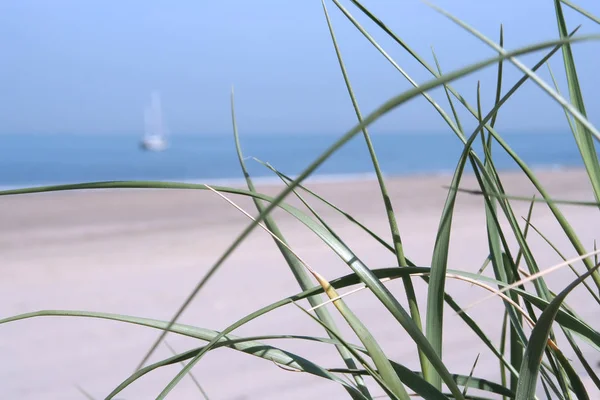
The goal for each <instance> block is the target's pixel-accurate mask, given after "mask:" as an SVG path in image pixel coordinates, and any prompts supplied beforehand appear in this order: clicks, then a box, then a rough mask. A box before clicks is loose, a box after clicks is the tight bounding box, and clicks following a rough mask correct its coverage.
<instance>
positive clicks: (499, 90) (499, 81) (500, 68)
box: [490, 24, 504, 127]
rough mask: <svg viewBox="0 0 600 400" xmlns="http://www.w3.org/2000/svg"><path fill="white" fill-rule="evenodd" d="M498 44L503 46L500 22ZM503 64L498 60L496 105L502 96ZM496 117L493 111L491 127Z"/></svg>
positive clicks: (502, 32)
mask: <svg viewBox="0 0 600 400" xmlns="http://www.w3.org/2000/svg"><path fill="white" fill-rule="evenodd" d="M498 45H499V46H500V47H502V48H503V47H504V28H503V26H502V24H500V42H499V43H498ZM503 66H504V63H503V62H502V61H499V62H498V73H497V74H496V76H497V81H496V100H495V102H494V104H495V105H498V103H500V98H501V96H502V76H503V74H502V71H503ZM497 117H498V113H495V114H494V116H493V117H492V121H491V122H490V126H491V127H494V126H495V125H496V118H497Z"/></svg>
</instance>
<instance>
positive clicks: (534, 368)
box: [515, 266, 599, 400]
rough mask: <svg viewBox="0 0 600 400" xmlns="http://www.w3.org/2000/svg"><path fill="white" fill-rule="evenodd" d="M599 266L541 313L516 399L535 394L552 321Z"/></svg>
mask: <svg viewBox="0 0 600 400" xmlns="http://www.w3.org/2000/svg"><path fill="white" fill-rule="evenodd" d="M598 267H599V266H595V267H594V268H593V269H591V270H589V271H587V272H586V273H585V274H584V275H582V276H581V277H580V278H578V279H576V280H575V281H574V282H572V283H571V284H570V285H569V286H567V287H566V288H565V289H564V290H563V291H562V292H561V293H560V294H559V295H558V296H556V298H554V300H552V302H551V303H550V304H549V305H548V307H546V309H545V310H544V311H543V312H542V314H541V315H540V318H539V319H538V322H537V324H536V325H535V327H534V328H533V331H532V332H531V337H530V340H529V344H528V346H527V348H526V349H525V355H524V358H523V363H522V365H521V369H520V373H519V375H520V379H519V384H518V387H517V392H516V397H515V399H516V400H529V399H531V398H532V397H533V396H534V395H535V388H536V384H537V376H538V374H539V369H540V362H541V359H542V355H543V352H544V350H545V348H546V341H547V339H548V336H549V334H550V329H551V326H552V323H553V322H554V320H555V318H556V317H557V314H558V312H559V311H560V306H561V304H562V302H563V301H564V299H565V298H566V297H567V295H568V294H569V293H570V292H571V291H572V290H573V289H574V288H575V287H577V286H578V285H579V284H580V283H581V282H582V281H583V280H584V279H585V278H587V277H589V276H590V275H591V274H592V272H593V271H595V270H597V269H598Z"/></svg>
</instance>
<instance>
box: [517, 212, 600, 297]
mask: <svg viewBox="0 0 600 400" xmlns="http://www.w3.org/2000/svg"><path fill="white" fill-rule="evenodd" d="M527 225H529V226H531V228H532V229H533V230H534V231H535V232H536V233H537V234H538V235H539V236H540V237H541V238H542V239H543V240H544V241H545V242H546V243H547V244H548V246H550V247H551V248H552V250H554V252H555V253H556V254H557V255H558V256H559V257H560V258H562V260H563V261H565V262H566V261H567V257H565V255H563V254H562V252H561V251H560V250H559V249H558V247H556V246H555V245H554V243H552V242H551V241H550V239H548V237H547V236H546V235H544V234H543V233H542V232H541V231H540V230H539V229H538V228H536V227H535V225H533V224H532V223H531V222H527ZM596 264H598V262H596ZM568 266H569V268H570V269H571V271H573V273H574V274H575V275H576V276H577V277H578V278H579V276H580V275H579V273H578V272H577V270H576V269H575V267H573V266H572V265H571V264H569V265H568ZM582 285H583V286H584V287H585V288H586V289H587V291H588V292H589V294H590V295H591V296H592V298H593V299H594V300H595V301H596V303H598V305H600V297H598V295H597V294H596V293H595V292H594V291H593V290H592V288H591V287H590V285H588V283H587V282H586V281H583V282H582Z"/></svg>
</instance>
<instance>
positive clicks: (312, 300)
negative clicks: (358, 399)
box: [231, 89, 371, 398]
mask: <svg viewBox="0 0 600 400" xmlns="http://www.w3.org/2000/svg"><path fill="white" fill-rule="evenodd" d="M231 120H232V126H233V136H234V140H235V147H236V152H237V156H238V160H239V163H240V168H241V169H242V173H243V174H244V178H245V180H246V184H247V186H248V190H249V191H250V192H255V193H256V192H257V191H256V188H255V186H254V183H253V182H252V178H251V177H250V174H249V173H248V170H247V168H246V163H245V161H244V156H243V153H242V147H241V144H240V140H239V133H238V128H237V121H236V117H235V100H234V93H233V89H232V90H231ZM252 200H253V201H254V205H255V206H256V209H257V210H258V212H259V213H262V212H263V211H264V206H263V205H262V203H261V201H260V200H259V199H257V198H256V197H253V198H252ZM264 221H265V225H266V227H267V229H268V230H269V232H272V233H273V235H275V237H276V238H278V240H276V239H275V237H274V239H273V240H274V242H275V244H276V245H277V247H278V248H279V251H280V252H281V254H282V255H283V257H284V259H285V261H286V262H287V264H288V266H289V267H290V270H291V271H292V273H293V275H294V277H295V278H296V281H297V282H298V284H299V286H300V288H301V289H302V290H307V289H308V288H310V287H312V286H313V283H312V281H311V279H310V277H309V276H308V274H307V273H306V270H305V269H304V266H303V265H302V263H301V262H300V260H298V258H297V257H295V256H294V254H293V253H292V252H291V251H290V250H289V249H288V246H287V242H286V240H285V238H284V237H283V234H282V232H281V230H280V229H279V227H278V226H277V224H276V223H275V220H274V219H273V217H271V216H270V215H267V216H266V217H265V220H264ZM307 300H308V302H309V304H310V305H311V306H313V307H314V306H315V305H317V304H319V303H321V302H322V299H321V296H315V297H309V298H308V299H307ZM316 313H317V317H318V318H319V319H320V320H321V321H323V323H324V324H325V325H326V326H327V327H329V328H330V330H331V331H334V332H338V329H337V327H336V325H335V322H334V320H333V318H332V317H331V314H330V313H329V311H328V310H327V309H322V310H318V311H317V312H316ZM327 332H328V334H330V333H329V332H330V331H329V330H327ZM336 348H337V351H338V353H339V354H340V356H341V357H342V359H343V360H344V363H345V364H346V366H347V367H348V368H349V369H354V368H356V367H357V365H356V363H355V362H354V360H353V359H352V355H351V354H350V353H349V352H348V350H347V349H346V348H345V347H344V346H338V347H336ZM354 381H355V383H356V385H357V387H358V388H359V390H360V391H361V393H362V394H363V395H364V396H365V397H366V398H371V395H370V393H369V390H368V388H367V386H366V385H365V381H364V379H363V378H362V377H361V376H359V375H356V376H354Z"/></svg>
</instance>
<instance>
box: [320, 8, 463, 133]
mask: <svg viewBox="0 0 600 400" xmlns="http://www.w3.org/2000/svg"><path fill="white" fill-rule="evenodd" d="M332 1H333V3H334V4H335V5H336V6H337V7H338V8H339V9H340V11H341V12H342V13H343V14H344V16H345V17H346V18H348V20H349V21H350V22H351V23H352V24H353V25H354V26H355V27H356V28H357V29H358V31H359V32H360V33H361V34H362V35H363V36H364V37H365V38H366V39H367V40H368V41H369V43H371V44H372V45H373V46H374V47H375V48H376V49H377V50H378V51H379V52H380V53H381V55H383V57H384V58H385V59H386V60H387V61H389V63H390V64H391V65H392V66H393V67H394V68H395V69H396V70H397V71H398V72H400V74H401V75H402V76H403V77H404V78H406V80H407V81H408V82H409V83H410V84H411V85H412V86H413V87H418V86H419V85H418V83H417V82H416V81H415V80H414V79H412V78H411V77H410V75H408V73H407V72H406V71H405V70H404V69H402V68H401V67H400V66H399V65H398V63H397V62H396V61H394V60H393V59H392V57H390V55H389V54H388V53H387V52H386V51H385V50H384V49H383V48H382V47H381V46H380V45H379V43H377V41H376V40H375V39H374V38H373V36H371V35H370V34H369V33H368V32H367V30H366V29H365V28H364V27H363V26H362V25H361V24H360V23H359V22H358V21H357V20H356V18H354V16H352V14H351V13H350V12H349V11H348V9H347V8H345V7H344V6H343V5H342V4H341V3H340V2H339V1H338V0H332ZM444 86H445V85H444ZM422 96H423V97H424V98H425V99H426V100H427V101H428V102H429V103H430V104H431V105H432V106H433V108H434V109H435V110H436V111H437V112H438V113H439V114H440V116H441V117H442V118H443V119H444V121H445V122H446V123H447V124H448V126H449V127H450V129H452V130H453V131H454V132H455V133H456V134H457V135H458V136H459V137H460V136H461V132H462V127H461V126H460V124H457V125H455V124H454V123H453V122H452V119H451V118H450V117H449V115H448V114H447V113H446V112H445V111H444V109H443V108H442V107H441V106H440V105H439V104H438V103H437V102H436V101H435V100H434V99H433V98H432V97H431V96H430V95H429V94H428V93H427V92H423V93H422Z"/></svg>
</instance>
